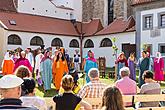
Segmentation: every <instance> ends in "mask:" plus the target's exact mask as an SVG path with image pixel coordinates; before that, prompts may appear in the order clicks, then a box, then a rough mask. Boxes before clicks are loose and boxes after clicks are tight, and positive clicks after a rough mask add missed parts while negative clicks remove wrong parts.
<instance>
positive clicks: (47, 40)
mask: <svg viewBox="0 0 165 110" xmlns="http://www.w3.org/2000/svg"><path fill="white" fill-rule="evenodd" d="M11 34H16V35H18V36H19V37H20V38H21V40H22V45H8V46H7V49H11V50H13V49H16V48H18V47H21V48H22V49H26V48H27V47H31V48H32V49H37V48H38V47H40V46H30V40H31V39H32V38H33V37H34V36H39V37H41V38H42V39H43V41H44V45H45V48H48V47H51V42H52V40H53V39H54V38H60V39H61V40H62V42H63V47H64V48H66V49H68V53H69V55H70V56H71V57H73V55H74V52H75V49H79V48H69V43H70V41H71V40H72V39H76V40H77V41H78V42H79V38H78V37H72V36H62V35H50V34H40V33H27V32H17V31H8V32H7V34H6V36H5V38H6V40H7V38H8V36H9V35H11ZM54 49H55V47H53V50H54Z"/></svg>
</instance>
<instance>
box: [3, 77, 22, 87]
mask: <svg viewBox="0 0 165 110" xmlns="http://www.w3.org/2000/svg"><path fill="white" fill-rule="evenodd" d="M22 83H23V80H22V79H21V78H19V77H17V76H16V75H5V76H3V77H2V78H1V79H0V88H1V89H9V88H14V87H18V86H20V85H21V84H22Z"/></svg>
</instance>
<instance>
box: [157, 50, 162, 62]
mask: <svg viewBox="0 0 165 110" xmlns="http://www.w3.org/2000/svg"><path fill="white" fill-rule="evenodd" d="M156 58H158V61H157V63H159V61H160V59H161V58H162V56H161V53H160V52H156Z"/></svg>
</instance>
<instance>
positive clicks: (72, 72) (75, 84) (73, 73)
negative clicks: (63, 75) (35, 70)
mask: <svg viewBox="0 0 165 110" xmlns="http://www.w3.org/2000/svg"><path fill="white" fill-rule="evenodd" d="M69 75H71V76H72V77H73V88H72V91H73V93H74V94H77V93H78V92H79V90H80V85H79V84H78V81H77V80H78V79H79V76H78V73H77V71H76V69H74V68H73V69H70V70H69ZM63 92H64V90H63V89H62V87H61V88H60V91H59V93H60V94H61V93H63Z"/></svg>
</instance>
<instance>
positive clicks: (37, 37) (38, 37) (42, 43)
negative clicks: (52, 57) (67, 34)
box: [30, 36, 44, 46]
mask: <svg viewBox="0 0 165 110" xmlns="http://www.w3.org/2000/svg"><path fill="white" fill-rule="evenodd" d="M35 38H36V39H35ZM37 39H40V40H41V44H38V43H37ZM32 40H36V42H35V43H36V44H32ZM41 45H44V41H43V39H42V38H41V37H40V36H34V37H33V38H32V39H31V40H30V46H41Z"/></svg>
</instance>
